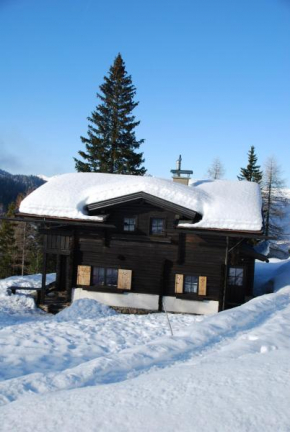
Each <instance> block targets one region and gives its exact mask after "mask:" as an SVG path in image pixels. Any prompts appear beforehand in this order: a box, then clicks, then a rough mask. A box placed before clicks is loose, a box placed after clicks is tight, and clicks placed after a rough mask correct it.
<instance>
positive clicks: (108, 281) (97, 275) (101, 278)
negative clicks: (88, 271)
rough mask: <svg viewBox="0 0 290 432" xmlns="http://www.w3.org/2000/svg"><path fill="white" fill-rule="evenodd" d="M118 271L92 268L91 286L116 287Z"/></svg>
mask: <svg viewBox="0 0 290 432" xmlns="http://www.w3.org/2000/svg"><path fill="white" fill-rule="evenodd" d="M117 282H118V269H114V268H103V267H93V285H103V286H117Z"/></svg>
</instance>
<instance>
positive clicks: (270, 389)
mask: <svg viewBox="0 0 290 432" xmlns="http://www.w3.org/2000/svg"><path fill="white" fill-rule="evenodd" d="M279 264H280V265H279V266H278V263H277V262H274V261H273V262H271V263H270V264H269V266H270V267H267V264H262V265H261V266H259V267H258V274H257V281H258V280H260V281H261V283H265V282H267V281H269V280H270V279H272V280H273V286H274V288H275V289H277V290H278V291H277V292H275V293H272V294H268V295H264V296H261V297H257V298H255V299H253V300H252V301H250V302H248V303H247V304H245V305H243V306H241V307H239V308H235V309H232V310H229V311H225V312H222V313H220V314H217V315H214V316H208V317H201V316H189V315H173V314H170V315H169V317H170V320H171V322H172V326H173V331H174V336H173V337H171V336H170V332H169V329H168V326H167V322H166V317H165V315H164V314H150V315H142V316H141V315H139V316H137V315H121V314H118V313H116V312H114V311H111V310H110V309H109V308H108V307H105V306H101V305H99V304H98V303H97V302H94V301H93V300H85V301H84V300H79V301H77V302H75V303H74V304H73V305H72V307H70V308H69V309H67V310H65V311H63V312H62V313H60V314H58V315H56V316H51V315H45V314H43V313H36V312H35V313H34V314H31V317H30V318H31V320H30V321H29V322H22V323H18V322H17V313H18V312H17V311H16V313H15V314H14V315H15V319H16V322H15V323H14V324H13V323H12V321H11V320H10V319H9V320H8V321H7V325H5V322H3V323H2V328H1V329H0V345H1V347H0V363H1V368H0V372H1V375H0V403H1V405H2V406H1V408H0V430H1V432H2V431H3V432H6V431H9V432H10V431H16V432H17V431H21V432H22V431H23V432H24V431H27V432H28V431H29V432H30V431H34V432H37V431H46V432H49V431H55V430H58V431H68V432H74V431H75V432H76V431H82V430H86V431H98V432H99V431H104V432H107V431H108V432H109V431H114V432H115V431H116V430H119V431H126V432H127V431H144V432H145V431H146V432H148V431H150V432H151V431H160V430H162V431H172V432H173V431H190V432H191V431H197V432H200V431H207V432H208V431H209V432H211V431H221V432H227V431H231V432H232V431H238V432H239V431H261V430H263V432H266V431H271V432H272V431H279V432H280V431H285V432H286V431H290V418H289V415H288V412H289V400H290V385H289V374H290V362H289V356H290V342H289V335H290V261H289V260H288V261H284V262H283V263H282V264H281V263H279ZM269 268H271V269H272V270H271V271H270V270H268V269H269ZM265 273H268V274H267V276H262V274H265ZM259 278H260V279H259ZM263 278H264V279H263ZM3 284H4V286H6V284H7V282H6V281H0V288H1V285H2V286H3ZM3 290H4V288H3ZM14 297H19V296H11V297H8V296H6V297H5V296H3V299H5V300H6V308H7V310H8V309H9V302H11V304H10V308H11V312H13V313H14V311H15V309H14V308H15V305H14V302H13V298H14ZM35 310H36V311H37V309H35Z"/></svg>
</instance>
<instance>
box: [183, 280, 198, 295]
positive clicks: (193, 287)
mask: <svg viewBox="0 0 290 432" xmlns="http://www.w3.org/2000/svg"><path fill="white" fill-rule="evenodd" d="M197 289H198V277H197V276H185V277H184V292H185V293H197Z"/></svg>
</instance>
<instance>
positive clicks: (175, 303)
mask: <svg viewBox="0 0 290 432" xmlns="http://www.w3.org/2000/svg"><path fill="white" fill-rule="evenodd" d="M163 304H164V306H165V309H166V311H167V312H180V313H192V314H198V315H211V314H215V313H218V310H219V302H218V301H214V300H203V301H195V300H182V299H179V298H176V297H163Z"/></svg>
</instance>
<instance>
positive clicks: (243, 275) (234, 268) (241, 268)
mask: <svg viewBox="0 0 290 432" xmlns="http://www.w3.org/2000/svg"><path fill="white" fill-rule="evenodd" d="M231 270H242V283H230V278H233V277H234V278H235V282H236V281H237V280H238V279H239V278H240V276H237V275H236V274H235V275H234V276H230V271H231ZM227 284H228V285H229V286H237V287H243V286H244V284H245V268H244V267H243V266H229V269H228V280H227Z"/></svg>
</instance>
